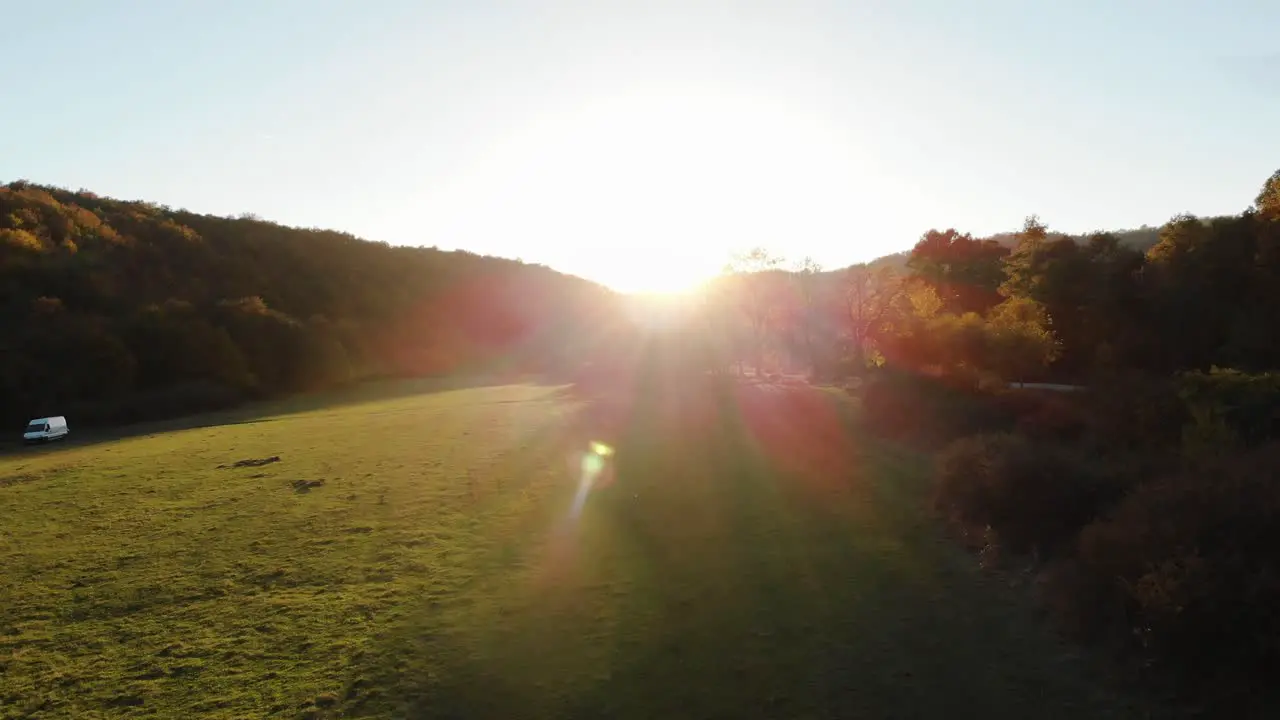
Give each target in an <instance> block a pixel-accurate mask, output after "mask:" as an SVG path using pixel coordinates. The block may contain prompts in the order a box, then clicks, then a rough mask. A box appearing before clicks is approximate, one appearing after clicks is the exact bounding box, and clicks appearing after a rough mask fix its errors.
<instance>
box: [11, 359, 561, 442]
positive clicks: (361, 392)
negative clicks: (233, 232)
mask: <svg viewBox="0 0 1280 720" xmlns="http://www.w3.org/2000/svg"><path fill="white" fill-rule="evenodd" d="M538 380H539V379H538V378H532V377H531V378H523V379H512V378H499V377H484V376H451V377H434V378H419V379H410V380H379V381H373V382H367V383H361V384H359V385H353V386H350V387H346V388H343V389H340V390H333V391H328V392H319V393H308V394H304V395H297V396H294V397H289V398H281V399H275V400H264V401H258V402H250V403H246V404H244V405H239V406H237V407H234V408H230V409H227V410H217V411H212V412H204V413H195V414H192V415H186V416H183V417H178V418H173V419H169V420H153V421H145V422H138V423H129V424H123V425H116V426H106V427H93V428H89V429H86V430H81V429H79V428H78V427H77V426H76V422H75V418H74V417H69V418H68V419H67V420H68V424H69V425H70V426H71V429H72V433H71V435H70V436H69V437H68V438H67V439H66V440H63V441H58V442H54V443H50V444H47V445H30V446H29V445H24V444H23V443H22V441H21V439H20V438H21V428H17V429H14V430H13V433H12V437H13V438H19V439H17V440H14V439H12V438H8V437H6V438H4V439H3V440H0V457H3V456H6V455H16V454H19V453H46V452H58V451H60V450H63V449H66V448H73V447H86V446H92V445H97V444H100V443H107V442H115V441H117V440H124V439H127V438H132V437H140V436H146V435H157V434H162V433H170V432H177V431H180V430H198V429H200V428H208V427H218V426H221V425H250V424H254V423H263V422H275V421H278V420H284V419H287V417H288V416H290V415H296V414H299V413H307V412H315V411H318V410H337V409H340V408H343V407H348V406H352V405H362V404H365V403H372V402H380V401H385V400H395V399H398V398H407V397H413V396H415V395H429V394H434V393H442V392H449V391H454V390H466V389H471V388H481V387H499V386H503V385H514V384H520V383H521V382H538Z"/></svg>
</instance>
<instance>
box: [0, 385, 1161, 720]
mask: <svg viewBox="0 0 1280 720" xmlns="http://www.w3.org/2000/svg"><path fill="white" fill-rule="evenodd" d="M856 420H857V417H856V412H855V409H854V408H853V407H852V406H851V403H850V401H849V400H848V399H847V398H845V397H844V396H843V395H841V394H838V393H833V392H826V391H822V390H817V389H812V388H809V387H807V386H801V387H784V386H774V385H763V386H750V385H741V384H733V383H724V384H712V383H704V382H699V383H694V384H692V385H687V386H681V387H674V388H673V387H664V386H662V384H661V383H656V382H655V383H654V384H651V385H643V384H642V385H641V386H637V387H632V388H629V389H628V390H627V391H625V392H619V393H614V394H610V395H608V396H606V397H590V398H588V397H584V396H583V395H582V394H580V393H577V392H574V391H572V390H571V389H570V388H568V387H558V386H547V385H540V384H535V383H529V384H509V385H493V386H474V387H464V386H457V385H455V386H448V387H440V386H436V385H429V384H422V383H418V384H405V385H402V386H383V387H382V388H380V389H377V390H376V391H362V392H357V393H347V394H345V395H341V396H334V397H330V398H327V399H322V400H314V399H313V400H308V401H306V402H294V403H284V404H278V405H274V406H266V407H259V408H255V409H254V410H253V411H252V412H246V413H239V414H227V415H223V416H210V417H206V418H204V419H203V420H196V421H186V422H180V423H173V424H168V425H165V424H159V425H155V426H149V427H145V428H143V430H144V431H145V432H138V431H135V432H133V433H132V434H124V433H121V434H118V435H114V436H100V437H97V438H89V439H82V440H77V441H73V442H71V443H68V444H67V445H65V446H53V447H49V448H42V449H37V450H30V451H13V452H9V453H6V454H4V455H2V456H0V509H2V510H3V522H2V523H0V567H2V568H3V575H2V576H0V717H4V718H64V717H76V718H116V717H131V718H132V717H136V718H169V717H205V718H255V717H282V718H296V717H303V718H392V717H395V718H463V717H465V718H499V717H501V718H516V717H529V718H552V717H555V718H573V717H603V716H608V717H618V718H654V717H697V718H720V717H724V718H730V717H734V718H752V717H762V718H763V717H771V718H781V717H786V718H822V717H846V718H847V717H868V718H871V717H874V718H893V717H903V718H908V717H950V716H955V715H959V716H973V717H985V718H1006V717H1007V718H1015V717H1016V718H1025V717H1039V718H1048V717H1061V718H1075V717H1079V718H1085V717H1089V718H1098V717H1129V716H1133V715H1135V714H1136V713H1138V712H1139V708H1138V707H1137V706H1136V705H1133V704H1132V703H1130V702H1128V701H1126V700H1125V699H1124V698H1122V697H1121V696H1120V695H1118V694H1117V693H1116V692H1114V691H1112V690H1111V689H1108V688H1105V687H1104V686H1103V685H1101V684H1100V683H1099V682H1098V680H1097V677H1098V673H1097V672H1096V668H1094V667H1091V666H1090V664H1089V662H1088V661H1087V660H1086V659H1084V658H1082V657H1081V656H1080V655H1079V654H1078V653H1077V652H1075V651H1073V650H1072V649H1071V647H1070V646H1068V645H1066V644H1063V643H1060V642H1059V641H1058V640H1056V639H1055V638H1054V637H1053V636H1052V635H1051V633H1050V632H1049V630H1048V629H1046V627H1045V626H1044V624H1043V623H1041V622H1039V620H1038V618H1036V617H1035V614H1034V612H1033V610H1032V607H1031V605H1030V603H1029V602H1028V600H1027V597H1026V594H1025V592H1024V591H1023V590H1021V589H1017V588H1011V587H1009V585H1008V584H1007V583H1006V582H1005V581H1003V580H1001V579H1000V578H999V577H998V576H991V575H984V574H983V573H982V572H980V571H979V570H978V569H977V568H976V566H975V563H974V561H973V559H972V558H970V557H968V556H966V555H965V554H964V553H963V552H962V551H960V550H958V549H956V548H955V547H954V545H953V544H951V543H949V542H948V541H947V540H946V538H945V537H944V536H943V535H942V531H941V530H940V529H939V527H938V525H937V523H936V522H935V521H934V520H933V519H932V518H931V517H930V516H929V514H928V513H927V512H926V510H925V503H924V499H923V498H924V497H925V495H926V494H927V493H926V488H925V484H926V483H927V475H928V473H927V463H928V459H927V458H923V457H920V456H917V455H913V454H911V453H908V452H906V451H903V450H901V449H897V448H895V447H892V446H889V445H886V444H883V443H877V442H874V441H871V440H869V439H867V438H865V437H863V435H862V434H860V433H859V432H858V431H857V423H856ZM593 443H595V445H594V447H596V448H598V449H600V451H601V452H600V453H592V451H591V448H592V447H593ZM605 448H607V450H605ZM596 471H599V472H596ZM584 473H586V474H588V475H590V476H591V477H592V478H593V483H592V485H591V487H590V492H589V493H587V495H586V497H585V502H584V503H583V504H582V505H581V507H580V509H577V510H576V511H575V507H576V506H575V496H576V495H577V494H578V492H579V490H580V488H581V487H582V486H583V477H584Z"/></svg>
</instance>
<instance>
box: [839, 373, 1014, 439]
mask: <svg viewBox="0 0 1280 720" xmlns="http://www.w3.org/2000/svg"><path fill="white" fill-rule="evenodd" d="M862 406H863V409H864V417H865V421H866V422H867V424H868V428H869V429H870V430H872V431H874V432H876V433H878V434H880V435H882V436H884V437H888V438H893V439H896V440H905V441H913V442H920V443H923V444H941V443H946V442H949V441H951V440H953V439H955V438H958V437H961V436H964V435H968V434H972V433H980V432H998V431H1002V430H1009V429H1011V428H1012V427H1013V424H1014V422H1015V419H1016V418H1015V415H1014V412H1013V410H1012V409H1011V408H1008V407H1002V406H1001V404H1000V403H999V402H997V401H995V399H994V396H992V395H991V394H988V393H984V392H981V391H978V390H975V389H971V388H969V387H967V386H956V385H953V384H948V383H947V382H945V381H943V380H941V379H938V378H933V377H929V376H927V375H920V374H915V373H910V372H898V371H892V370H884V371H881V372H879V373H876V374H875V375H874V376H872V377H871V378H870V379H869V380H868V381H867V382H866V383H865V384H864V385H863V389H862Z"/></svg>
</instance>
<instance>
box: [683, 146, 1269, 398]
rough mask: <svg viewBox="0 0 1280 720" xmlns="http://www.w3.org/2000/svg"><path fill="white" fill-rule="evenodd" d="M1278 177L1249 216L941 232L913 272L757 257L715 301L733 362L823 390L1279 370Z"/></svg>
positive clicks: (920, 247) (909, 264)
mask: <svg viewBox="0 0 1280 720" xmlns="http://www.w3.org/2000/svg"><path fill="white" fill-rule="evenodd" d="M1277 217H1280V171H1278V172H1277V173H1276V174H1274V175H1272V176H1271V177H1270V178H1269V179H1268V180H1267V181H1266V182H1265V183H1264V186H1263V188H1262V190H1261V192H1260V193H1259V194H1258V195H1257V197H1256V198H1255V199H1254V202H1253V204H1252V205H1250V206H1249V207H1247V208H1246V209H1245V210H1244V211H1242V212H1241V213H1240V214H1238V215H1233V216H1227V217H1214V218H1198V217H1195V216H1192V215H1189V214H1181V215H1178V216H1175V217H1174V218H1172V219H1171V220H1170V221H1169V222H1167V223H1166V224H1165V225H1163V226H1162V227H1160V228H1159V229H1151V230H1150V231H1148V230H1141V231H1129V232H1126V233H1120V234H1116V233H1109V232H1096V233H1092V234H1088V235H1085V236H1069V235H1064V234H1061V233H1055V232H1053V231H1051V230H1050V229H1049V228H1048V227H1047V226H1046V224H1045V223H1044V222H1042V221H1041V220H1040V219H1039V218H1038V217H1036V216H1031V217H1029V218H1027V220H1026V223H1025V224H1024V226H1023V227H1022V229H1021V230H1019V231H1018V232H1016V233H1011V234H1006V235H1002V236H998V237H995V238H975V237H973V236H972V235H971V234H968V233H963V232H960V231H958V230H956V229H946V230H937V229H933V230H929V231H928V232H926V233H924V234H923V235H922V236H921V238H920V240H919V241H918V242H917V243H916V245H915V246H914V247H913V248H912V249H911V251H910V252H909V253H908V254H906V256H905V257H901V258H886V259H884V260H883V261H878V262H875V263H871V264H865V265H856V266H854V267H851V268H848V269H845V270H842V271H837V272H823V271H822V269H821V268H819V267H817V266H816V264H814V263H812V262H811V261H807V260H806V261H801V262H799V263H792V264H788V263H787V262H786V261H784V260H783V259H781V258H778V257H776V256H773V255H771V254H770V253H768V252H767V251H765V250H761V249H756V250H752V251H750V252H747V253H745V254H743V255H742V256H740V257H738V258H736V259H735V261H734V262H733V263H732V264H731V265H730V267H729V268H728V269H729V270H730V272H729V273H728V274H727V275H726V276H725V277H723V278H721V279H719V280H717V281H716V282H715V283H713V284H712V285H711V286H710V287H709V288H708V290H707V295H708V298H707V300H706V303H707V312H708V314H709V317H714V318H715V320H714V321H708V326H709V327H712V328H716V327H718V328H719V336H718V337H715V338H713V340H714V342H715V343H716V345H717V347H718V348H719V349H720V351H721V352H720V356H719V359H718V360H717V362H718V363H723V361H724V356H725V355H728V356H730V358H731V360H730V362H738V361H743V360H745V361H746V362H747V363H749V364H752V365H754V366H756V367H757V368H765V367H792V368H795V367H804V368H806V369H807V370H808V371H811V372H813V373H814V374H816V375H818V376H828V377H835V376H840V375H848V374H856V373H861V372H863V371H864V370H865V369H866V367H867V366H884V365H888V366H894V367H899V368H910V369H913V370H917V371H924V372H930V373H934V374H939V375H948V376H952V377H956V378H961V379H965V380H967V381H970V382H974V383H978V382H981V381H983V380H984V379H1002V380H1006V381H1007V380H1027V381H1030V380H1039V381H1056V382H1069V383H1081V382H1085V381H1087V380H1088V379H1089V378H1091V377H1094V376H1096V375H1098V374H1099V373H1103V374H1105V373H1116V372H1139V373H1145V374H1153V375H1169V374H1171V373H1176V372H1179V371H1186V370H1205V371H1207V370H1209V369H1210V368H1212V367H1232V368H1236V369H1239V370H1242V371H1245V372H1260V371H1265V370H1270V369H1274V368H1276V367H1277V366H1278V365H1280V334H1278V333H1275V332H1274V331H1273V329H1274V326H1275V323H1274V320H1273V319H1272V312H1273V308H1276V307H1280V282H1278V281H1280V223H1277V222H1276V219H1277Z"/></svg>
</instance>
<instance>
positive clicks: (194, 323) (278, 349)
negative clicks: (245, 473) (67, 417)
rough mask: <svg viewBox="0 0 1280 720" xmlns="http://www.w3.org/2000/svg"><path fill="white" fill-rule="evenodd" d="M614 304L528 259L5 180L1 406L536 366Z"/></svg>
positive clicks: (125, 404)
mask: <svg viewBox="0 0 1280 720" xmlns="http://www.w3.org/2000/svg"><path fill="white" fill-rule="evenodd" d="M613 297H614V296H613V293H611V292H610V291H608V290H606V289H604V288H602V287H600V286H597V285H594V284H592V283H589V282H587V281H585V280H581V279H579V278H575V277H570V276H567V275H563V274H560V273H557V272H555V271H552V270H550V269H548V268H545V267H542V266H535V265H526V264H523V263H520V262H516V261H512V260H506V259H501V258H494V257H481V256H477V255H473V254H470V253H466V252H458V251H455V252H443V251H440V250H436V249H431V248H416V247H391V246H389V245H387V244H385V243H375V242H368V241H365V240H361V239H359V238H356V237H354V236H352V235H349V234H345V233H339V232H333V231H326V230H314V229H301V228H290V227H284V226H281V225H277V224H274V223H270V222H264V221H262V220H258V219H256V218H252V217H243V218H238V219H231V218H223V217H216V216H210V215H199V214H195V213H191V212H186V211H182V210H172V209H170V208H166V207H160V206H156V205H152V204H148V203H143V202H125V201H120V200H113V199H110V198H103V197H99V196H97V195H94V194H92V193H89V192H84V191H81V192H69V191H66V190H61V189H58V188H52V187H42V186H37V185H32V184H28V183H22V182H15V183H12V184H10V185H7V186H0V325H3V327H4V328H5V332H4V334H3V337H0V396H3V397H4V398H5V399H6V402H5V403H4V410H3V411H0V412H3V413H4V414H5V417H4V418H3V420H4V421H6V422H21V421H22V420H24V419H26V418H28V417H33V416H37V415H40V414H43V413H65V414H73V413H74V414H75V415H76V416H77V418H78V419H79V420H80V422H85V421H95V420H102V421H117V420H132V419H139V418H143V417H153V416H163V415H172V414H178V413H182V412H189V411H193V410H202V409H210V408H212V407H217V406H222V405H228V404H231V403H234V402H237V401H238V400H239V399H242V398H245V397H250V396H267V395H278V394H284V393H291V392H297V391H304V390H311V389H316V388H322V387H326V386H330V385H334V384H339V383H342V382H345V381H348V380H351V379H357V378H361V377H368V376H375V375H402V374H429V373H440V372H448V371H451V370H455V369H458V368H461V367H467V368H476V367H480V366H495V365H496V366H498V367H502V368H509V369H514V370H529V369H545V368H546V367H548V366H552V365H555V364H557V363H559V362H561V361H562V360H564V359H565V358H567V357H572V355H573V353H575V351H576V350H577V348H578V347H579V346H580V345H581V343H583V342H586V341H588V340H589V336H588V330H589V329H590V328H592V327H598V326H600V323H599V322H598V321H597V320H598V316H599V314H600V313H608V312H609V311H610V305H611V303H612V302H613Z"/></svg>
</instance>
